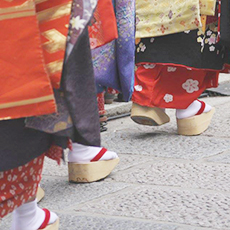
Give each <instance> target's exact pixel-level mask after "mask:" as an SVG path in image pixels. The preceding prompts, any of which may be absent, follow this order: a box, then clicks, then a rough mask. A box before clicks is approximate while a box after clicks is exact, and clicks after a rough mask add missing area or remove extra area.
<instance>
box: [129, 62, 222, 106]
mask: <svg viewBox="0 0 230 230" xmlns="http://www.w3.org/2000/svg"><path fill="white" fill-rule="evenodd" d="M218 76H219V72H218V71H207V70H198V69H191V68H185V67H181V66H173V65H172V66H167V65H165V66H164V65H156V64H151V63H143V64H140V65H138V66H137V70H136V76H135V86H134V93H133V98H132V101H133V102H135V103H137V104H139V105H142V106H148V107H160V108H174V109H186V108H187V107H188V106H189V105H190V104H191V103H192V102H193V101H194V100H196V99H197V98H198V97H199V96H200V94H201V93H202V92H203V91H204V90H205V89H207V88H210V87H217V86H218Z"/></svg>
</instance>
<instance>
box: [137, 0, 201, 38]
mask: <svg viewBox="0 0 230 230" xmlns="http://www.w3.org/2000/svg"><path fill="white" fill-rule="evenodd" d="M199 27H202V23H201V18H200V2H199V0H186V1H184V0H174V1H167V0H164V1H162V0H160V1H159V0H157V1H154V2H153V1H151V0H145V1H142V0H137V1H136V38H145V37H155V36H162V35H167V34H174V33H178V32H182V31H186V30H193V29H197V28H199Z"/></svg>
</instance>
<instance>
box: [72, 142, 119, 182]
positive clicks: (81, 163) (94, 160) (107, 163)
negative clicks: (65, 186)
mask: <svg viewBox="0 0 230 230" xmlns="http://www.w3.org/2000/svg"><path fill="white" fill-rule="evenodd" d="M68 161H69V164H68V165H69V181H71V182H94V181H98V180H101V179H103V178H105V177H107V176H108V175H109V174H110V173H111V172H112V170H113V169H114V168H115V167H116V165H117V164H118V163H119V158H118V156H117V154H116V153H115V152H112V151H108V150H107V149H105V148H101V147H93V146H85V145H81V144H78V143H73V149H72V151H70V152H69V154H68Z"/></svg>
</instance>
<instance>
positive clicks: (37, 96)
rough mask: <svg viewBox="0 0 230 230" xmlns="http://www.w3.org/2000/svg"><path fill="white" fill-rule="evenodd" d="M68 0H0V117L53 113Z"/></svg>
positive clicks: (68, 7) (9, 117) (59, 77)
mask: <svg viewBox="0 0 230 230" xmlns="http://www.w3.org/2000/svg"><path fill="white" fill-rule="evenodd" d="M71 2H72V1H71V0H55V1H53V0H35V1H34V0H17V1H11V0H1V1H0V50H1V52H0V85H1V90H0V119H14V118H19V117H28V116H36V115H42V114H49V113H54V112H55V111H56V104H55V99H54V95H53V90H52V86H53V87H56V88H58V87H59V82H60V79H61V71H62V65H63V59H64V54H65V44H66V36H67V32H68V23H69V17H70V10H71Z"/></svg>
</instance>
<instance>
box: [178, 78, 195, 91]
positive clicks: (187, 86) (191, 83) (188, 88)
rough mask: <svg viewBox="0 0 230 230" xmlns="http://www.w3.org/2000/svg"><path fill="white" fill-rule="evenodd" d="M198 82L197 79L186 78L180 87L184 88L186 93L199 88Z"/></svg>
mask: <svg viewBox="0 0 230 230" xmlns="http://www.w3.org/2000/svg"><path fill="white" fill-rule="evenodd" d="M198 85H199V82H198V81H197V80H193V79H188V80H187V81H186V82H185V83H183V84H182V88H183V89H185V90H186V92H187V93H193V92H196V91H198V90H199V86H198Z"/></svg>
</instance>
